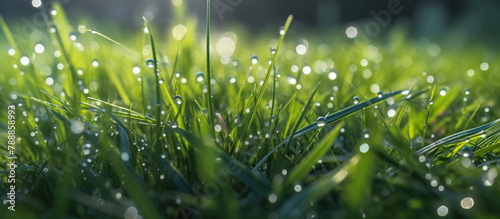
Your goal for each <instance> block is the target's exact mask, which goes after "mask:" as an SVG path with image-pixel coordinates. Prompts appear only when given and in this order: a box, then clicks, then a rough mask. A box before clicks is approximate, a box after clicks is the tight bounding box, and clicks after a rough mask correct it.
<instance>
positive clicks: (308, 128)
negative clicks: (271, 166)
mask: <svg viewBox="0 0 500 219" xmlns="http://www.w3.org/2000/svg"><path fill="white" fill-rule="evenodd" d="M407 92H409V91H408V90H399V91H394V92H391V93H387V94H384V95H382V96H381V97H374V98H371V99H369V100H367V101H364V102H362V103H359V104H356V105H354V106H350V107H347V108H345V109H343V110H340V111H338V112H335V113H333V114H331V115H329V116H327V117H326V122H327V124H329V123H333V122H336V121H339V120H341V119H343V118H345V117H347V116H349V115H352V114H353V113H355V112H357V111H359V110H361V109H363V108H365V107H369V106H372V105H375V104H377V103H380V102H382V101H384V100H386V99H388V98H390V97H394V96H396V95H398V94H406V93H407ZM318 128H319V127H318V124H317V123H316V122H313V123H311V124H309V125H307V126H305V127H304V128H302V129H300V130H299V131H297V132H296V133H295V134H294V135H293V137H291V136H288V137H286V138H285V139H284V140H283V141H282V142H281V143H279V144H278V145H277V146H276V147H274V148H273V150H271V151H270V152H269V153H268V154H267V155H266V156H264V157H263V158H262V159H261V160H260V161H259V163H257V165H255V167H254V168H253V170H252V171H258V169H259V168H260V167H261V166H262V165H264V163H265V161H266V160H267V158H268V157H269V156H271V154H272V153H273V152H274V151H276V150H278V149H279V148H280V147H281V146H283V144H284V143H285V142H287V141H289V140H291V138H297V137H299V136H302V135H304V134H306V133H308V132H311V131H314V130H316V129H318Z"/></svg>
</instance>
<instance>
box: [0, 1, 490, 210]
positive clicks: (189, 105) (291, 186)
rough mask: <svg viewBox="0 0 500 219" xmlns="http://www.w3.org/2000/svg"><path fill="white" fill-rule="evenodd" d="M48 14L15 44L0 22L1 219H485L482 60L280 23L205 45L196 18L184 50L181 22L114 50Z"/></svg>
mask: <svg viewBox="0 0 500 219" xmlns="http://www.w3.org/2000/svg"><path fill="white" fill-rule="evenodd" d="M54 9H55V10H56V11H57V14H56V15H54V16H52V17H51V19H52V21H53V22H52V24H53V26H48V27H47V28H46V29H43V28H41V29H40V30H39V31H40V33H41V34H40V35H37V36H35V37H32V38H20V39H21V40H17V38H16V37H15V36H18V35H19V33H20V31H21V30H20V29H19V28H17V27H16V25H11V23H10V22H11V21H9V22H5V21H4V19H3V18H0V26H1V28H2V32H3V35H2V38H0V48H3V49H2V51H3V52H2V53H1V54H2V58H1V59H0V65H1V66H3V70H2V74H0V82H1V84H0V89H1V95H0V107H1V109H2V110H0V129H1V130H2V132H1V134H0V139H2V142H7V140H8V136H7V127H8V125H9V124H8V110H7V107H8V106H10V105H14V106H15V107H16V110H15V112H16V114H15V115H16V128H15V130H16V140H15V142H16V151H15V152H16V156H17V160H16V162H17V163H18V168H17V169H16V171H17V172H16V183H15V186H16V211H15V212H11V211H9V210H8V209H7V206H8V205H7V204H6V205H5V206H4V207H2V208H1V210H0V217H1V218H40V217H41V218H121V217H125V218H134V217H135V216H138V215H140V216H142V217H144V218H221V217H223V218H240V217H245V218H262V217H267V218H277V217H280V218H304V217H305V218H317V217H318V218H331V217H341V218H359V217H365V216H366V217H372V218H373V217H375V218H376V217H380V215H383V216H384V217H388V218H417V217H418V218H436V217H440V216H445V217H465V218H495V217H496V216H497V215H498V214H499V213H500V212H499V210H498V208H497V206H498V203H499V202H498V201H497V200H498V197H499V195H500V189H499V188H500V187H499V186H498V180H496V178H497V175H498V170H499V165H500V159H499V158H498V156H499V154H500V142H499V140H500V129H499V124H498V123H499V121H500V120H498V119H499V118H500V115H499V113H498V111H496V110H495V107H496V106H497V102H498V101H499V99H498V95H497V94H498V92H499V91H500V89H499V87H498V81H500V80H499V77H498V74H497V72H498V71H499V70H500V67H498V66H500V62H499V61H498V60H499V59H498V58H499V54H498V52H497V51H494V50H493V51H491V49H489V48H486V47H485V46H484V45H481V44H476V45H472V46H468V47H460V48H457V47H454V46H452V45H449V44H447V43H446V42H442V43H441V44H439V45H438V44H434V43H431V42H429V41H426V40H425V39H424V40H422V39H420V40H414V39H411V38H410V37H407V36H408V33H407V32H406V30H405V28H402V27H400V26H398V25H396V26H395V27H394V28H393V29H392V30H391V31H390V32H389V33H388V34H387V36H384V37H381V38H379V39H377V40H375V39H372V40H366V39H362V38H361V37H358V38H356V39H348V38H346V37H345V36H343V34H341V33H332V34H329V35H328V36H329V37H328V38H327V40H325V39H322V38H321V37H319V36H315V35H312V34H311V35H306V37H305V39H304V38H303V37H301V36H300V34H298V33H296V32H294V31H293V30H294V29H293V28H294V27H293V22H292V16H290V17H289V18H288V19H286V20H285V19H284V20H283V24H284V27H283V28H281V30H282V33H281V34H280V33H279V32H278V30H279V29H280V28H279V27H276V31H275V32H272V33H269V34H262V35H258V36H254V38H248V37H246V36H247V34H246V33H245V31H244V30H238V31H236V32H237V34H234V33H225V34H219V33H215V32H211V31H210V27H209V25H210V22H209V19H207V26H206V35H205V36H195V33H194V30H195V29H196V23H195V22H193V21H190V20H189V19H186V18H183V16H182V14H183V13H184V12H183V11H180V12H179V11H178V12H176V13H177V15H178V16H177V17H176V19H177V20H176V21H175V22H179V23H183V24H185V25H186V26H185V27H186V28H187V30H188V31H187V34H186V35H185V36H182V37H181V38H179V39H175V38H173V37H171V36H172V35H171V34H170V33H171V32H170V30H169V32H168V34H166V35H165V36H164V37H159V36H160V35H156V34H158V32H156V31H155V29H154V27H153V26H151V25H150V24H149V22H148V21H147V20H145V28H147V30H148V31H146V32H144V31H143V30H142V29H141V30H137V33H136V34H135V35H126V36H125V35H119V33H116V32H112V31H109V30H108V29H106V28H98V29H97V30H94V31H92V30H91V28H92V27H91V28H87V27H82V28H77V25H71V24H70V23H71V22H69V21H68V19H67V18H66V16H65V14H64V10H63V9H62V7H60V6H59V5H55V6H54ZM208 13H209V9H207V15H208ZM207 17H208V16H207ZM183 19H184V20H183ZM87 26H89V25H87ZM93 33H94V34H93ZM72 35H74V36H76V38H74V39H71V38H70V36H72ZM174 35H175V34H174ZM3 36H6V37H3ZM235 36H237V39H236V37H235ZM285 36H286V37H285ZM224 37H229V39H230V41H232V42H234V43H235V44H236V47H235V48H234V52H227V51H228V48H223V47H221V44H219V43H218V41H219V40H220V39H222V38H224ZM214 39H215V40H214ZM224 39H225V40H226V41H225V42H226V43H225V44H222V45H228V42H227V39H228V38H224ZM37 44H41V45H43V46H44V51H42V52H40V47H38V49H37V51H35V49H34V48H35V45H37ZM229 44H230V43H229ZM299 44H300V45H304V46H305V48H306V49H307V51H306V52H305V53H304V54H303V55H300V54H298V53H297V51H296V48H297V46H298V45H299ZM269 45H271V48H272V51H269ZM9 48H12V49H11V50H9ZM229 50H231V48H229ZM6 51H9V52H10V54H9V53H7V52H6ZM299 52H300V51H299ZM229 53H230V54H229ZM254 55H256V56H257V57H258V60H257V59H255V61H256V62H254V61H253V60H252V57H253V56H254ZM148 59H152V61H148V63H147V62H146V60H148ZM26 60H29V63H26ZM203 70H205V72H203ZM199 72H202V73H201V74H200V73H199ZM205 76H206V77H205ZM270 80H273V81H270ZM212 81H213V82H214V83H213V82H212ZM271 82H272V83H271ZM0 152H1V153H2V156H1V157H0V160H1V161H2V162H0V166H1V170H0V175H1V176H2V178H3V181H2V188H9V186H10V185H11V184H10V183H8V181H7V179H8V175H9V171H8V168H9V166H7V163H8V162H10V160H9V159H7V156H8V153H9V152H8V148H7V145H5V144H2V145H1V147H0ZM6 197H7V196H6V192H5V193H4V194H3V195H2V198H4V199H6Z"/></svg>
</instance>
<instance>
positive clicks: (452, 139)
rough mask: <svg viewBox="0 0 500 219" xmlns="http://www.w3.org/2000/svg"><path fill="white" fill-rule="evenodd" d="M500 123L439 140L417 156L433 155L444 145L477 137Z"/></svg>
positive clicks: (496, 122) (493, 123)
mask: <svg viewBox="0 0 500 219" xmlns="http://www.w3.org/2000/svg"><path fill="white" fill-rule="evenodd" d="M499 122H500V119H497V120H495V121H493V122H490V123H487V124H484V125H482V126H478V127H475V128H472V129H468V130H465V131H461V132H458V133H455V134H452V135H450V136H447V137H445V138H442V139H440V140H438V141H436V142H434V143H432V144H430V145H427V146H425V147H423V148H421V149H420V150H418V151H417V152H416V154H417V155H424V154H426V155H429V154H430V153H432V152H433V151H435V150H436V149H438V147H440V146H442V145H446V144H449V143H452V142H455V141H457V140H460V139H464V138H466V137H468V136H471V135H476V134H479V133H482V132H484V131H485V130H487V129H489V128H491V127H493V126H495V125H497V124H498V123H499Z"/></svg>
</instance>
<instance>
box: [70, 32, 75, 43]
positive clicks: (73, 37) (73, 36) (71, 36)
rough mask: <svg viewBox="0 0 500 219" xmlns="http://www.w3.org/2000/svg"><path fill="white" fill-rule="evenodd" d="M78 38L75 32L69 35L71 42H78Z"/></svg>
mask: <svg viewBox="0 0 500 219" xmlns="http://www.w3.org/2000/svg"><path fill="white" fill-rule="evenodd" d="M76 38H77V37H76V33H75V32H71V33H70V34H69V39H70V40H71V41H76Z"/></svg>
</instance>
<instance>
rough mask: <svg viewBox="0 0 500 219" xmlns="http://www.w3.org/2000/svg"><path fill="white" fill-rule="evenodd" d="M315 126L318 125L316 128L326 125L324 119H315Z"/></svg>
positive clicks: (321, 117)
mask: <svg viewBox="0 0 500 219" xmlns="http://www.w3.org/2000/svg"><path fill="white" fill-rule="evenodd" d="M316 124H317V125H318V127H323V126H325V125H326V118H325V117H323V116H320V117H318V119H316Z"/></svg>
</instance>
